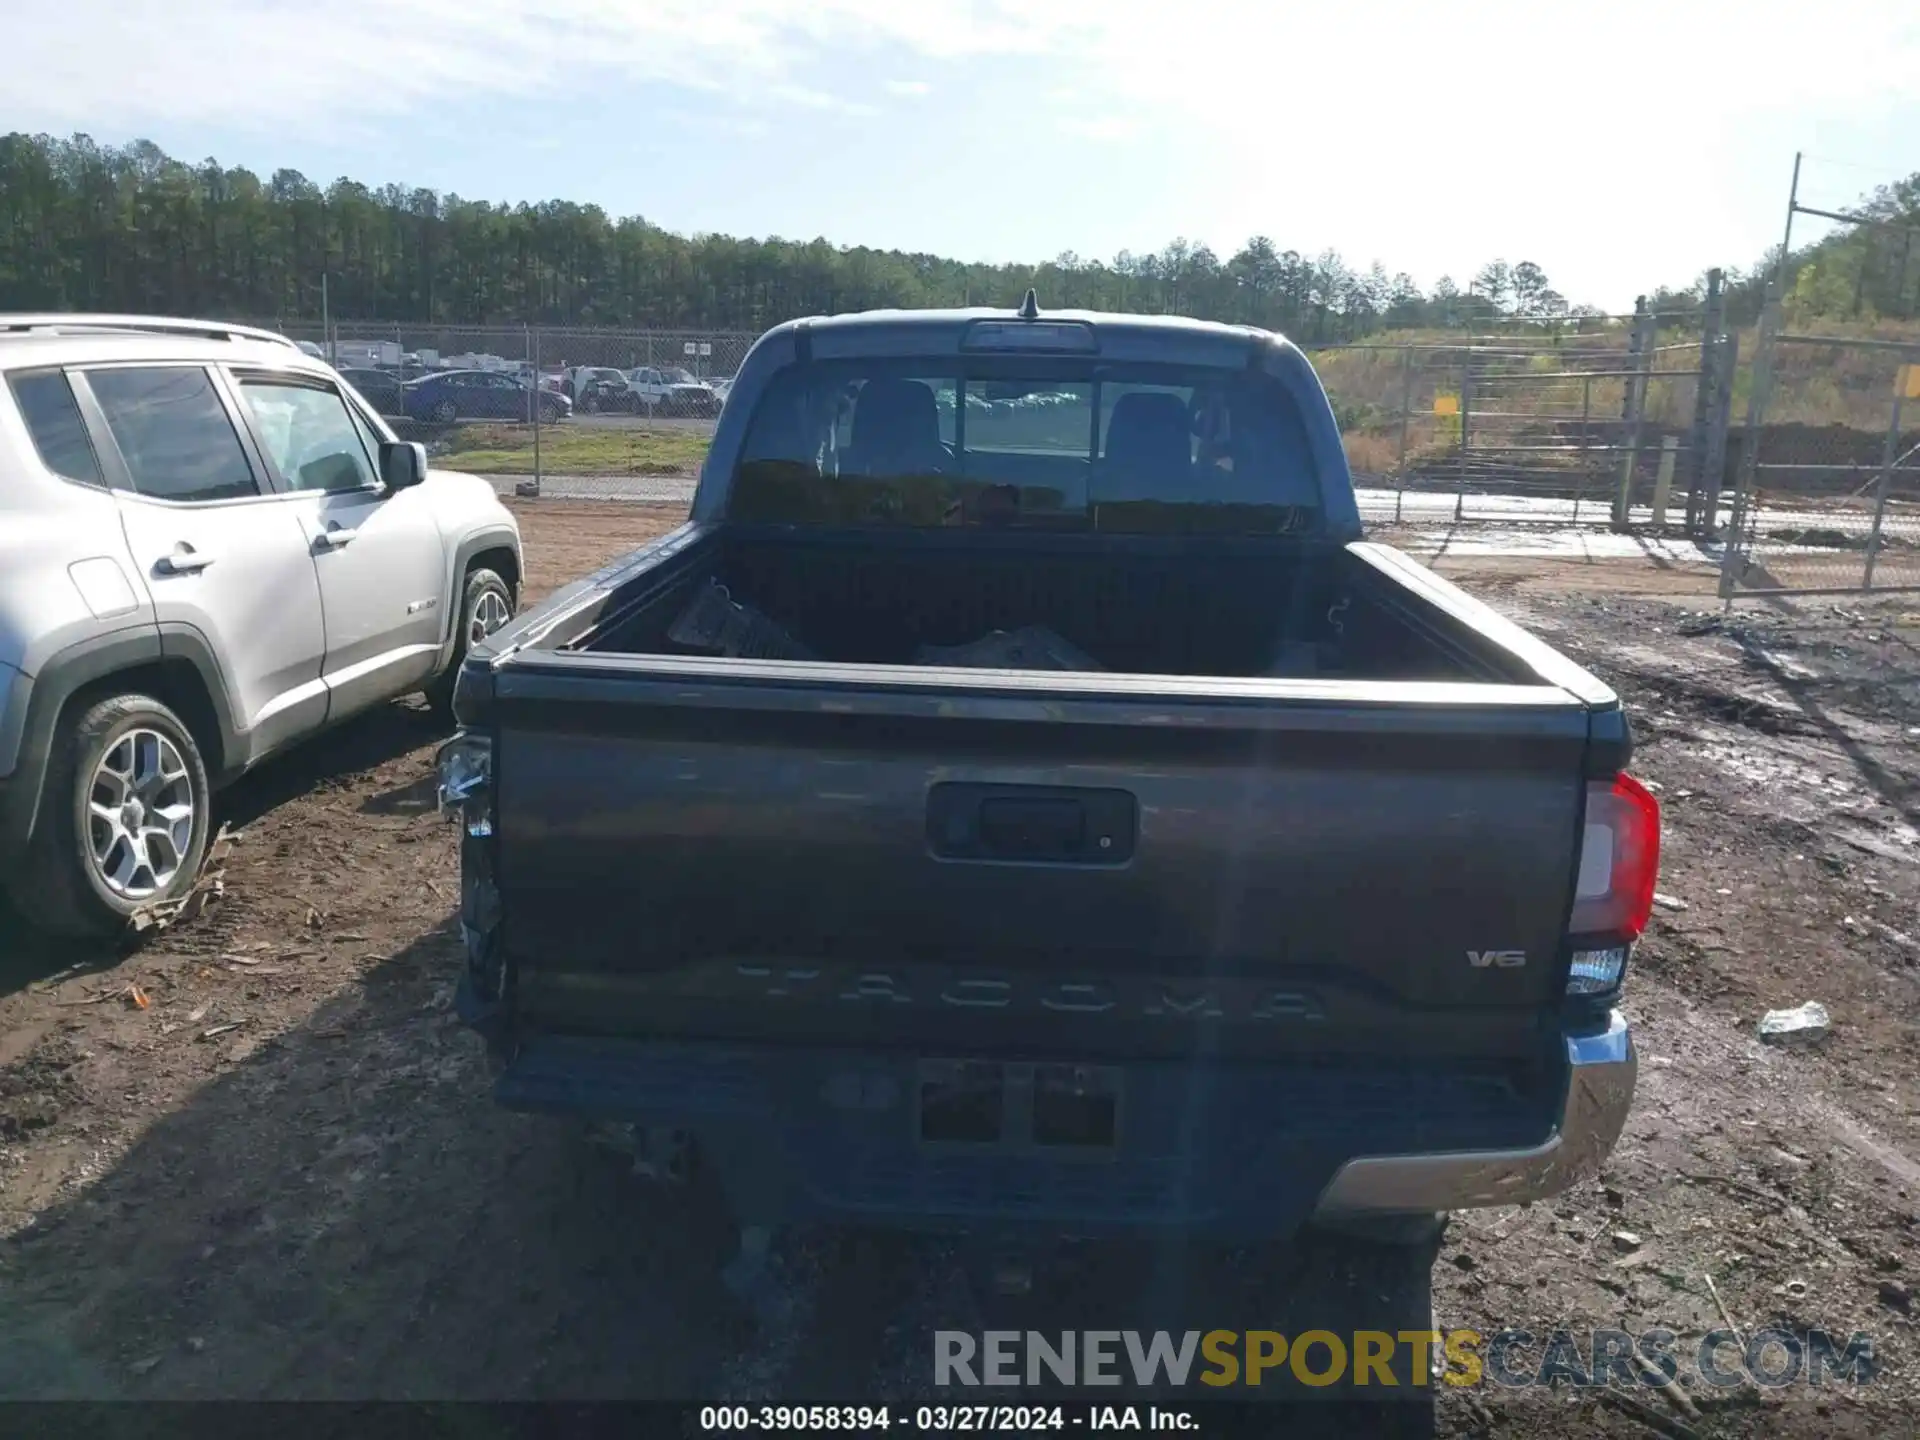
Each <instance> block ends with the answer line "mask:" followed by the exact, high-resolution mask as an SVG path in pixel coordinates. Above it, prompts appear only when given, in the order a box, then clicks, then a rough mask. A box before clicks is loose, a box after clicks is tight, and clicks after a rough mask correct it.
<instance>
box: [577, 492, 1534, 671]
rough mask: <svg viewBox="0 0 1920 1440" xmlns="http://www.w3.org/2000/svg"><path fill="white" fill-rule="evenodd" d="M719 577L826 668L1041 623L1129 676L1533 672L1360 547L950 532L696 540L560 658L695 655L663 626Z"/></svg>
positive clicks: (914, 656)
mask: <svg viewBox="0 0 1920 1440" xmlns="http://www.w3.org/2000/svg"><path fill="white" fill-rule="evenodd" d="M714 582H717V583H719V584H721V585H723V586H725V588H726V591H727V593H728V594H729V595H730V596H731V597H732V599H733V600H735V601H739V602H743V603H745V604H746V605H748V606H751V607H753V608H754V609H755V610H757V611H759V612H761V613H762V614H764V615H765V616H766V617H767V618H768V619H770V620H771V621H773V622H774V624H775V625H777V626H778V627H779V628H780V629H781V630H782V631H784V632H785V633H786V634H787V635H788V636H791V637H793V639H794V640H796V641H797V642H799V643H800V644H801V645H803V646H805V647H806V648H807V649H808V650H810V651H812V652H813V653H814V654H815V655H817V656H818V657H819V658H820V659H823V660H826V661H828V662H833V663H842V664H863V665H911V664H915V663H926V662H925V661H924V660H922V659H921V657H922V656H923V654H924V652H925V651H926V649H927V648H928V647H936V648H947V647H960V646H965V645H967V644H968V643H970V642H974V641H978V640H980V639H981V638H982V637H984V636H987V635H990V634H992V633H994V632H996V631H999V632H1017V631H1020V630H1024V629H1028V628H1030V627H1041V628H1044V629H1045V630H1049V631H1052V632H1054V633H1055V634H1057V635H1059V636H1060V637H1062V638H1063V639H1065V640H1066V641H1067V642H1069V643H1070V644H1071V645H1072V646H1073V647H1075V648H1077V649H1078V650H1080V651H1083V652H1085V653H1086V654H1087V655H1089V656H1091V657H1092V658H1093V659H1094V660H1095V661H1096V662H1097V664H1098V665H1099V667H1100V668H1102V669H1104V670H1107V671H1112V672H1119V673H1125V674H1148V675H1190V676H1213V677H1223V678H1224V677H1248V676H1269V675H1271V676H1307V675H1329V676H1343V677H1348V678H1354V679H1377V680H1453V681H1458V680H1478V681H1516V680H1525V679H1528V678H1531V677H1530V675H1529V673H1528V672H1527V671H1526V670H1525V668H1524V667H1523V666H1521V665H1519V664H1517V662H1516V660H1515V658H1514V657H1513V656H1512V655H1511V654H1509V653H1506V652H1504V651H1502V650H1501V649H1500V648H1499V647H1497V646H1494V645H1489V644H1486V643H1485V642H1484V640H1483V639H1482V637H1480V636H1479V635H1477V634H1476V633H1475V632H1473V631H1472V630H1471V629H1470V628H1466V627H1462V626H1460V625H1458V624H1457V623H1449V622H1448V620H1447V617H1445V616H1444V615H1443V614H1440V613H1439V612H1437V611H1435V610H1433V609H1432V608H1431V607H1428V606H1425V605H1423V604H1422V603H1421V602H1420V601H1419V600H1418V599H1417V598H1416V597H1414V596H1411V595H1409V594H1408V592H1407V591H1406V590H1405V589H1404V588H1402V587H1399V586H1396V585H1395V584H1393V583H1392V582H1391V581H1390V580H1389V579H1387V578H1386V577H1384V576H1382V575H1381V574H1379V572H1377V571H1376V570H1375V569H1374V568H1373V567H1372V566H1370V565H1369V564H1367V563H1366V562H1365V561H1364V560H1363V559H1361V558H1360V557H1359V556H1358V555H1356V554H1355V553H1353V552H1351V551H1349V550H1346V549H1342V548H1331V549H1330V548H1328V547H1326V546H1324V545H1321V546H1317V547H1315V546H1308V545H1302V544H1299V543H1297V542H1296V543H1290V542H1288V541H1286V540H1285V539H1283V538H1271V539H1264V540H1252V541H1238V542H1233V541H1225V540H1219V539H1213V540H1208V541H1204V542H1199V543H1196V542H1194V541H1192V540H1189V539H1185V538H1184V537H1183V538H1180V539H1168V538H1165V537H1113V536H1078V535H1075V536H1055V535H1048V534H1044V533H1042V534H1019V533H1013V534H1007V535H1002V536H997V537H982V536H980V535H979V534H977V533H974V534H967V535H963V536H955V535H949V534H942V533H940V532H937V531H936V532H907V533H904V534H885V533H883V534H879V535H875V534H872V533H868V534H864V535H860V534H845V535H837V536H835V535H814V534H807V533H806V532H793V531H788V532H784V533H783V532H780V531H754V530H738V529H734V528H731V527H729V528H724V529H718V530H715V531H711V532H708V533H705V534H701V535H698V536H697V537H694V538H693V539H692V541H691V543H689V544H686V545H685V546H684V547H683V548H680V549H678V550H677V551H676V552H675V553H674V554H673V555H672V557H671V560H670V562H668V563H664V564H662V565H661V566H660V567H659V569H658V571H657V572H649V573H648V575H647V576H646V579H645V583H637V582H636V583H634V584H632V585H631V586H629V587H623V588H625V589H626V591H627V593H626V594H625V595H624V596H623V597H621V598H620V599H619V600H617V601H616V603H615V605H614V607H613V608H612V609H611V610H610V611H609V612H608V613H607V614H605V615H604V616H603V617H602V618H601V619H599V620H598V621H597V622H596V623H595V624H594V625H593V626H592V627H591V628H589V629H588V630H587V631H586V632H585V633H583V634H581V635H580V636H578V637H577V638H576V639H574V640H572V641H570V642H568V648H571V649H574V650H576V651H583V652H587V653H594V654H634V655H644V654H656V655H671V654H688V653H698V651H697V650H696V649H694V648H692V647H687V646H681V645H676V644H675V643H674V642H673V640H672V639H671V638H669V635H668V630H669V627H670V626H671V625H672V623H673V621H674V619H675V618H676V617H677V616H678V615H680V614H681V613H682V612H683V611H684V610H685V609H686V607H687V606H688V605H689V604H690V603H691V602H692V601H693V599H694V597H695V596H696V595H697V594H698V593H699V592H700V590H701V589H702V587H704V586H706V585H709V584H711V583H714Z"/></svg>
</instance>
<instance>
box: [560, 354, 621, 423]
mask: <svg viewBox="0 0 1920 1440" xmlns="http://www.w3.org/2000/svg"><path fill="white" fill-rule="evenodd" d="M566 393H567V398H568V399H570V400H571V401H573V408H574V409H576V410H578V411H580V412H581V413H582V414H585V415H593V414H597V413H599V412H600V411H602V410H631V409H633V408H634V406H633V392H632V389H631V387H629V385H628V384H627V375H626V372H625V371H624V370H616V369H614V368H613V367H612V366H610V365H576V366H574V367H573V368H571V369H570V370H568V371H567V372H566Z"/></svg>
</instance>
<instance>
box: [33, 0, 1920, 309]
mask: <svg viewBox="0 0 1920 1440" xmlns="http://www.w3.org/2000/svg"><path fill="white" fill-rule="evenodd" d="M1917 17H1920V11H1916V10H1914V9H1913V8H1912V7H1907V6H1899V5H1894V4H1890V3H1888V0H1822V3H1821V4H1819V5H1818V6H1809V5H1806V4H1803V3H1799V0H1794V3H1787V0H1749V3H1746V4H1739V5H1736V4H1723V3H1705V0H1610V3H1607V4H1604V5H1603V4H1597V3H1581V4H1571V3H1567V0H1558V3H1555V0H1547V3H1545V4H1542V3H1540V0H1529V3H1509V0H1468V3H1466V4H1464V5H1459V4H1455V5H1442V4H1435V3H1432V0H1405V3H1401V0H1339V3H1337V4H1313V5H1296V4H1290V3H1287V0H1245V3H1241V0H1180V3H1161V4H1152V5H1148V4H1136V3H1133V0H1025V3H1009V0H586V3H582V0H541V3H540V4H538V5H537V6H536V5H528V4H523V3H517V0H61V3H59V4H48V3H45V0H0V33H4V34H5V36H6V56H5V60H4V73H5V75H6V84H5V86H4V87H3V88H0V130H8V129H21V130H44V131H51V132H55V133H62V132H68V131H74V130H84V131H86V132H88V133H89V134H91V135H93V136H94V137H95V138H96V139H99V140H101V141H105V142H115V143H117V142H122V141H126V140H129V139H134V138H146V139H151V140H153V141H155V142H156V143H157V144H159V145H160V146H161V147H162V148H164V149H166V150H167V151H169V152H171V153H173V154H174V155H176V156H178V157H180V158H183V159H189V160H198V159H201V158H204V157H207V156H214V157H217V158H219V159H220V160H222V161H224V162H226V163H229V164H245V165H247V166H249V167H251V168H253V169H255V170H258V171H261V172H263V173H264V172H269V171H271V170H273V169H275V168H278V167H281V166H290V167H292V168H295V169H298V170H301V171H304V172H305V173H306V174H307V175H308V176H309V177H310V178H312V179H315V180H317V181H320V182H321V183H323V184H324V183H326V182H327V181H330V180H332V179H334V178H335V177H337V176H341V175H347V176H351V177H353V178H355V179H358V180H362V181H366V182H368V183H370V184H381V183H385V182H387V181H390V180H397V181H403V182H406V183H409V184H416V185H427V186H432V187H434V188H436V189H439V190H443V191H452V192H457V193H459V194H461V195H464V196H468V197H473V198H486V199H493V200H523V199H532V200H537V199H544V198H562V199H570V200H577V201H582V202H591V203H597V204H599V205H601V206H603V207H604V208H606V209H607V210H608V211H610V212H612V213H614V214H616V215H626V214H641V215H645V216H646V217H647V218H648V219H649V220H652V221H654V222H655V223H657V224H661V225H665V226H667V227H669V228H671V229H675V230H682V231H724V232H729V233H733V234H745V235H782V236H788V237H805V238H811V237H813V236H815V235H824V236H826V237H827V238H828V239H830V240H833V241H835V242H837V243H843V244H850V243H864V244H870V245H878V246H886V247H893V246H898V247H901V248H905V249H911V250H929V251H935V252H939V253H942V254H948V255H954V256H958V257H961V258H966V259H977V260H1016V259H1031V260H1037V259H1042V258H1045V257H1049V256H1052V255H1056V254H1058V253H1060V252H1062V251H1067V250H1071V251H1075V252H1077V253H1079V254H1081V255H1084V256H1099V257H1102V258H1111V257H1112V256H1113V255H1114V254H1115V253H1116V252H1118V251H1120V250H1122V249H1127V248H1131V249H1134V250H1136V251H1137V250H1146V249H1156V248H1158V247H1159V246H1161V245H1163V244H1165V243H1166V242H1167V241H1168V240H1170V239H1172V238H1174V237H1175V236H1185V237H1187V238H1188V239H1190V240H1193V241H1195V242H1204V243H1207V244H1210V245H1212V246H1213V247H1215V249H1217V250H1219V251H1220V252H1221V253H1223V254H1225V253H1228V252H1230V251H1231V250H1232V249H1234V248H1235V247H1237V246H1238V245H1239V244H1240V243H1241V242H1242V241H1243V240H1245V239H1246V237H1248V236H1249V235H1253V234H1256V233H1264V234H1267V235H1270V236H1272V237H1273V238H1274V240H1275V241H1277V242H1278V243H1279V244H1280V245H1281V246H1282V247H1292V248H1296V249H1300V250H1305V251H1318V250H1320V249H1322V248H1325V247H1328V246H1331V247H1333V248H1335V249H1337V250H1339V251H1341V252H1342V253H1343V254H1344V255H1345V256H1346V257H1347V258H1348V259H1349V261H1355V262H1358V263H1361V264H1365V263H1366V262H1368V261H1370V260H1372V259H1374V258H1378V259H1380V260H1382V261H1384V262H1385V263H1386V265H1387V266H1388V268H1389V269H1392V270H1398V269H1405V270H1408V271H1410V272H1412V274H1413V275H1414V277H1415V278H1416V279H1417V280H1418V281H1420V283H1421V284H1423V285H1430V284H1431V283H1432V282H1433V281H1434V280H1435V279H1436V278H1437V277H1438V276H1440V275H1441V274H1447V273H1450V274H1452V275H1453V276H1455V277H1456V278H1461V279H1464V278H1465V277H1466V276H1467V275H1468V274H1470V273H1471V272H1472V270H1474V269H1475V268H1477V267H1478V266H1479V265H1480V264H1481V263H1483V262H1484V261H1486V260H1488V259H1491V258H1493V257H1496V256H1499V257H1503V258H1505V259H1507V260H1509V261H1518V260H1522V259H1530V260H1534V261H1536V262H1537V263H1539V264H1540V265H1542V266H1544V267H1545V269H1546V270H1547V272H1548V274H1549V275H1550V276H1551V278H1552V279H1553V281H1554V283H1555V284H1556V286H1557V287H1558V288H1559V289H1560V290H1561V291H1562V292H1563V293H1565V294H1566V295H1567V296H1568V297H1569V298H1570V299H1573V300H1576V301H1588V302H1591V303H1596V304H1600V305H1604V306H1607V307H1608V308H1617V307H1621V306H1624V305H1627V304H1630V303H1631V301H1632V297H1633V296H1634V294H1635V293H1637V292H1639V291H1641V290H1645V289H1649V288H1651V287H1653V286H1654V285H1657V284H1660V283H1662V282H1667V283H1674V284H1684V283H1686V282H1688V281H1689V280H1691V279H1692V278H1693V277H1694V276H1695V275H1696V274H1698V273H1699V272H1700V271H1701V270H1703V269H1705V268H1706V267H1708V266H1709V265H1713V264H1734V265H1745V264H1748V263H1750V262H1751V261H1752V260H1754V259H1755V258H1757V257H1758V255H1759V254H1760V253H1761V252H1762V251H1763V250H1764V248H1765V247H1766V246H1767V245H1769V244H1773V243H1776V242H1777V240H1778V238H1779V234H1780V228H1781V221H1782V218H1783V214H1784V207H1785V198H1786V189H1787V181H1788V178H1789V172H1790V170H1791V167H1792V162H1793V154H1794V152H1795V151H1796V150H1805V151H1808V152H1810V157H1811V158H1809V160H1808V161H1807V165H1806V194H1805V196H1804V197H1803V198H1805V199H1806V200H1807V201H1808V202H1809V203H1812V204H1816V205H1820V206H1823V207H1834V206H1840V205H1843V204H1845V203H1847V202H1850V201H1851V200H1852V199H1854V198H1855V197H1857V196H1858V195H1859V194H1860V193H1862V192H1864V191H1866V190H1869V189H1871V188H1872V187H1873V186H1874V185H1875V184H1878V183H1881V182H1883V181H1886V180H1890V179H1893V178H1896V177H1898V176H1900V175H1904V174H1907V173H1909V172H1912V171H1914V170H1920V81H1916V78H1915V77H1916V76H1920V18H1917ZM1816 231H1817V227H1815V226H1808V227H1807V228H1805V229H1804V230H1802V231H1801V232H1800V233H1801V234H1806V235H1809V236H1810V235H1812V234H1813V233H1816Z"/></svg>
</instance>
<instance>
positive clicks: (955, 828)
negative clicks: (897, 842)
mask: <svg viewBox="0 0 1920 1440" xmlns="http://www.w3.org/2000/svg"><path fill="white" fill-rule="evenodd" d="M1138 832H1139V806H1138V805H1137V804H1136V802H1135V801H1134V798H1133V796H1132V794H1130V793H1129V792H1128V791H1125V790H1088V789H1079V788H1077V787H1072V786H1065V785H1058V786H1056V785H976V784H968V783H965V782H959V781H951V780H949V781H943V782H941V783H940V784H937V785H935V786H933V787H932V788H931V789H930V790H929V791H928V792H927V846H928V848H929V849H930V850H931V851H932V852H933V854H934V855H935V856H936V857H937V858H939V859H942V860H983V861H996V860H997V861H1002V862H1004V861H1021V862H1029V863H1044V864H1054V865H1125V864H1127V863H1128V862H1129V861H1130V860H1132V859H1133V848H1134V842H1135V839H1136V837H1137V835H1138Z"/></svg>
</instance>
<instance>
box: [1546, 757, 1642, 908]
mask: <svg viewBox="0 0 1920 1440" xmlns="http://www.w3.org/2000/svg"><path fill="white" fill-rule="evenodd" d="M1659 874H1660V802H1659V801H1658V800H1656V799H1654V798H1653V796H1652V795H1651V794H1649V793H1648V791H1647V787H1646V786H1644V785H1642V784H1641V783H1640V782H1639V781H1638V780H1636V779H1634V778H1633V777H1632V776H1631V775H1629V774H1627V773H1626V772H1625V771H1624V770H1623V771H1621V772H1620V773H1619V774H1618V775H1615V776H1614V777H1613V779H1612V780H1609V781H1605V782H1601V783H1596V784H1592V785H1589V786H1588V787H1587V823H1586V830H1585V832H1584V834H1583V835H1582V836H1581V840H1580V869H1579V872H1578V875H1577V878H1576V880H1575V882H1574V887H1573V914H1572V916H1571V918H1570V920H1569V922H1568V925H1567V930H1568V931H1569V933H1571V934H1572V935H1574V936H1577V937H1579V938H1581V939H1583V940H1585V939H1596V940H1597V939H1608V940H1617V941H1622V942H1625V941H1630V940H1634V939H1637V938H1638V937H1639V935H1640V932H1641V931H1642V930H1645V929H1646V928H1647V918H1648V917H1649V916H1650V915H1651V914H1652V913H1653V887H1654V882H1655V881H1656V880H1657V879H1658V878H1659Z"/></svg>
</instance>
